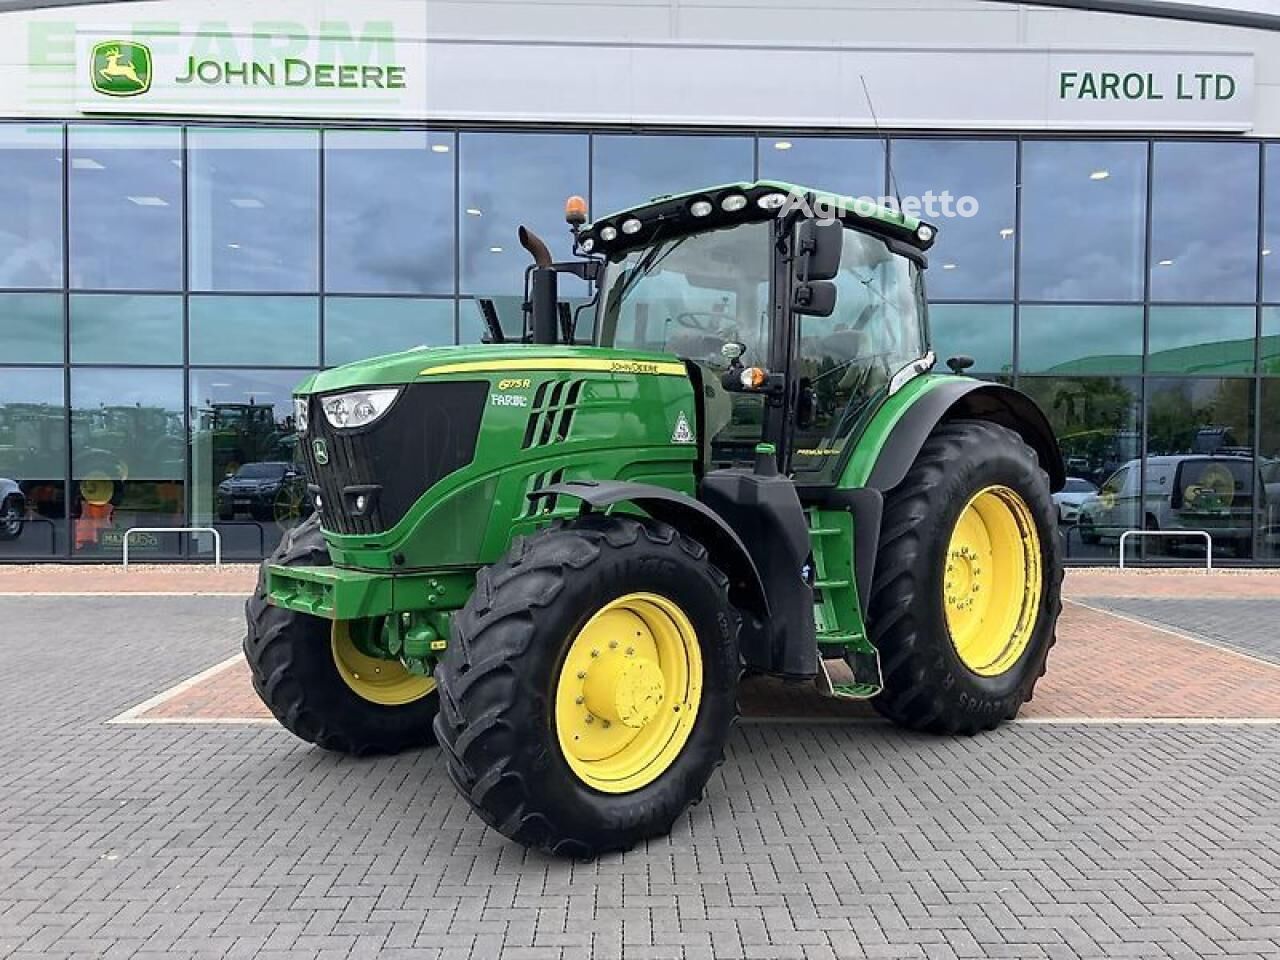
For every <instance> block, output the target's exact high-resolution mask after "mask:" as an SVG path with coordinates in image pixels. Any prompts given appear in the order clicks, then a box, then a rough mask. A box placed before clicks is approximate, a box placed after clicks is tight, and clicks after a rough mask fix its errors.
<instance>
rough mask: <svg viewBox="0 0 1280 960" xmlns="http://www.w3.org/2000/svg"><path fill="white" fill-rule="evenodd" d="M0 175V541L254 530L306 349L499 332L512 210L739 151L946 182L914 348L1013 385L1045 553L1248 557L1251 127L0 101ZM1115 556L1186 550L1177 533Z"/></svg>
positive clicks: (1252, 353) (554, 244) (859, 176)
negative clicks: (20, 507) (406, 125)
mask: <svg viewBox="0 0 1280 960" xmlns="http://www.w3.org/2000/svg"><path fill="white" fill-rule="evenodd" d="M0 169H3V170H4V177H3V178H2V179H0V204H2V205H3V209H4V210H5V212H6V213H5V217H4V220H3V222H2V223H0V337H2V338H3V340H2V342H3V344H4V346H3V348H2V349H0V478H4V479H7V480H13V481H15V482H16V483H17V484H18V485H19V486H20V488H21V490H22V492H23V494H24V495H25V498H26V501H27V515H26V519H27V522H26V524H25V525H24V527H23V530H22V533H21V535H20V536H18V537H16V538H11V539H8V540H3V539H0V560H18V559H40V558H72V557H75V558H81V557H83V558H104V559H110V558H115V557H118V556H119V552H120V541H121V537H122V535H123V531H124V530H125V529H127V528H129V527H131V526H148V527H160V528H167V527H178V526H189V525H196V526H214V527H216V528H217V529H218V530H220V531H221V532H222V535H223V539H224V546H225V548H226V551H227V553H228V555H229V556H232V557H237V558H253V557H257V556H260V555H261V554H262V553H264V552H266V551H270V550H271V549H272V548H273V546H274V545H275V544H276V543H277V542H278V540H279V538H280V536H281V533H282V532H283V531H284V530H287V529H288V528H289V527H290V526H291V525H292V524H294V523H297V522H298V520H299V519H300V518H301V517H303V516H305V515H306V513H307V510H308V509H309V508H308V505H307V502H306V498H305V490H303V489H302V487H301V485H300V482H299V476H298V470H297V466H296V451H295V450H294V439H293V425H292V421H291V414H292V409H291V404H290V402H289V394H290V391H291V389H292V388H293V386H294V385H295V384H296V383H298V382H299V381H300V380H301V379H302V378H303V377H304V376H305V375H306V374H307V373H308V372H310V371H312V370H315V369H317V368H320V367H322V366H330V365H335V364H340V363H346V362H350V361H352V360H357V359H360V358H362V357H367V356H372V355H375V354H379V353H384V352H388V351H391V350H396V349H403V348H408V347H413V346H417V345H424V344H425V345H435V344H451V343H468V342H474V341H476V340H478V339H479V337H480V334H481V330H482V327H481V324H480V320H479V310H478V309H477V306H476V300H477V298H482V297H483V298H492V299H493V301H494V303H495V306H496V307H497V309H498V312H499V316H500V318H501V319H502V321H503V323H504V324H507V325H517V324H519V322H520V314H519V306H520V300H521V289H522V278H523V276H524V270H525V267H526V266H527V264H528V260H529V258H528V256H527V255H526V254H525V252H524V251H523V250H521V249H520V247H519V244H518V243H517V241H516V228H517V227H518V226H519V225H520V224H525V225H527V226H529V227H530V228H531V229H533V230H534V231H536V232H537V233H539V234H540V235H541V236H543V237H544V238H545V239H546V240H547V241H548V243H549V244H550V246H551V248H552V252H553V254H554V255H555V256H556V257H557V258H567V257H568V256H569V255H570V249H569V234H568V231H567V230H566V229H565V227H564V223H563V213H562V210H563V207H562V205H563V201H564V198H565V197H566V196H568V195H570V194H575V193H576V194H581V195H583V196H586V197H587V198H588V200H589V201H590V203H591V208H592V210H594V211H596V212H598V213H605V212H608V211H610V210H613V209H615V208H618V207H622V206H626V205H628V204H631V203H635V202H637V201H640V200H643V199H646V198H647V197H649V196H652V195H655V194H659V193H666V192H672V191H676V190H681V189H685V188H689V187H694V186H698V185H703V184H706V183H711V182H722V181H728V180H745V179H751V178H754V177H768V178H773V179H780V180H786V181H790V182H796V183H803V184H808V185H812V186H817V187H822V188H827V189H833V190H837V191H842V192H847V193H853V194H859V195H872V196H881V195H892V194H895V193H896V194H899V195H902V196H915V197H924V196H925V195H926V194H928V193H932V194H934V195H935V196H940V195H942V194H943V192H944V191H945V192H946V193H947V194H949V195H950V197H951V198H952V202H953V203H956V202H958V201H960V200H961V198H971V199H972V200H973V201H974V202H973V203H972V204H970V205H968V206H961V205H957V206H956V207H955V212H956V213H957V214H958V215H956V216H951V217H946V218H943V219H940V220H939V221H938V223H939V226H940V227H941V233H940V237H939V241H938V243H937V245H936V247H935V248H934V250H933V251H932V253H931V255H930V261H931V266H930V269H929V270H928V272H927V276H926V284H927V287H928V290H929V295H930V300H931V304H932V305H931V309H930V316H929V324H930V327H931V331H932V337H933V343H934V345H935V349H936V352H937V353H938V356H939V358H940V360H945V359H946V358H948V357H952V356H956V355H959V354H966V355H969V356H971V357H973V358H974V361H975V365H974V367H973V372H974V373H975V374H977V375H979V376H982V377H986V378H989V379H998V380H1001V381H1003V382H1009V383H1014V384H1016V385H1017V386H1019V387H1020V388H1021V389H1024V390H1026V391H1027V392H1028V393H1030V394H1031V395H1032V396H1033V397H1035V399H1036V400H1037V401H1038V402H1039V403H1040V404H1041V405H1042V406H1043V408H1044V410H1045V412H1046V414H1047V415H1048V417H1049V419H1050V421H1051V423H1052V425H1053V428H1054V430H1055V431H1056V433H1057V435H1058V437H1059V442H1060V444H1061V446H1062V450H1063V453H1064V456H1065V458H1066V461H1067V465H1068V473H1069V475H1070V476H1071V477H1072V478H1073V481H1072V484H1071V488H1070V489H1069V490H1068V491H1066V492H1065V493H1064V494H1063V495H1061V496H1060V497H1059V498H1058V499H1059V500H1060V501H1061V503H1060V504H1059V509H1060V514H1061V518H1062V522H1061V536H1062V541H1063V545H1064V548H1065V550H1066V555H1067V556H1068V558H1069V559H1071V560H1075V561H1080V562H1114V560H1115V557H1116V550H1117V544H1116V542H1117V540H1118V534H1119V533H1120V532H1122V531H1123V530H1125V529H1130V528H1132V527H1135V526H1142V525H1146V526H1148V527H1156V528H1160V529H1165V530H1170V531H1173V532H1175V533H1176V531H1177V530H1179V529H1209V530H1211V531H1212V532H1214V535H1215V536H1214V542H1215V553H1216V557H1215V559H1220V560H1222V561H1225V562H1232V561H1237V562H1263V563H1280V144H1268V143H1259V142H1257V141H1252V140H1244V139H1234V140H1233V139H1227V138H1216V139H1214V138H1205V139H1186V138H1177V139H1175V138H1168V139H1163V138H1155V139H1147V138H1135V137H1132V136H1130V137H1116V138H1111V137H1091V138H1086V137H1076V138H1060V137H1049V136H1030V135H1028V136H1021V137H1019V136H1012V135H1009V136H1002V135H983V136H970V137H964V136H945V137H944V136H929V135H924V134H916V135H895V136H893V137H890V138H888V139H882V138H878V137H876V136H873V135H869V134H851V135H848V136H830V135H828V136H816V135H811V134H804V133H799V132H795V131H785V130H781V131H774V132H767V131H761V132H758V133H752V132H744V133H740V134H724V133H716V134H711V133H707V134H700V133H697V132H694V131H680V132H661V133H660V132H645V133H621V132H599V133H591V132H586V131H565V132H560V131H553V130H547V129H531V130H526V131H517V130H509V131H490V130H486V131H478V130H451V129H432V130H424V129H420V128H415V129H400V130H375V129H366V128H361V129H347V128H337V127H335V128H326V129H318V128H301V127H289V128H283V127H281V128H274V127H269V126H253V127H236V126H231V125H226V124H204V123H199V124H197V123H190V124H184V123H181V122H173V121H170V122H167V123H101V122H93V123H91V122H83V123H80V122H72V123H56V122H30V123H28V122H0ZM890 171H891V172H890ZM1224 185H1225V186H1226V189H1225V190H1224V189H1223V187H1224ZM1273 248H1274V250H1275V255H1274V256H1273V252H1272V251H1273ZM562 290H563V291H564V293H565V294H566V295H567V296H569V297H576V296H579V295H581V294H582V293H584V292H585V288H583V289H579V288H578V287H576V286H575V285H574V284H572V283H570V282H568V281H566V283H565V285H564V287H563V288H562ZM211 547H212V544H211V542H210V539H209V538H207V536H205V535H201V534H196V535H190V536H188V535H184V534H178V533H168V532H164V531H162V532H160V533H154V534H146V535H144V536H142V537H140V538H139V541H138V546H137V548H136V549H137V550H138V553H139V555H141V556H150V557H155V558H179V557H195V558H203V557H206V556H208V555H210V553H211ZM1132 549H1133V550H1134V552H1135V553H1141V554H1143V555H1145V556H1149V557H1151V558H1158V559H1159V560H1160V561H1161V562H1187V563H1192V562H1197V561H1199V562H1202V561H1203V546H1201V545H1200V544H1199V541H1197V540H1195V539H1194V538H1191V537H1188V538H1186V539H1185V540H1183V539H1181V538H1178V537H1176V536H1174V537H1172V538H1168V539H1161V540H1159V541H1156V540H1151V541H1147V542H1145V543H1141V544H1138V545H1136V546H1134V547H1133V548H1132Z"/></svg>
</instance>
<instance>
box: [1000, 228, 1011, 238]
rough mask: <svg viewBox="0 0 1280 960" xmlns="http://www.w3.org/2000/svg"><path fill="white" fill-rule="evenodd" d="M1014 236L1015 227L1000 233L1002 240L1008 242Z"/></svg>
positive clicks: (1004, 229)
mask: <svg viewBox="0 0 1280 960" xmlns="http://www.w3.org/2000/svg"><path fill="white" fill-rule="evenodd" d="M1012 236H1013V227H1005V228H1003V229H1002V230H1001V231H1000V239H1001V240H1008V239H1009V238H1010V237H1012Z"/></svg>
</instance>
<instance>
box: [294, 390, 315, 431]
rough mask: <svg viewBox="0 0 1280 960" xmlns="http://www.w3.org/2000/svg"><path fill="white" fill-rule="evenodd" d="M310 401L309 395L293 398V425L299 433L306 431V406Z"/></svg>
mask: <svg viewBox="0 0 1280 960" xmlns="http://www.w3.org/2000/svg"><path fill="white" fill-rule="evenodd" d="M310 401H311V398H310V397H294V398H293V425H294V426H295V427H296V428H297V430H298V432H299V433H306V432H307V407H308V404H309V403H310Z"/></svg>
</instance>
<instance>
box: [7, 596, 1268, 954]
mask: <svg viewBox="0 0 1280 960" xmlns="http://www.w3.org/2000/svg"><path fill="white" fill-rule="evenodd" d="M1184 596H1185V591H1184ZM1096 603H1097V601H1091V604H1096ZM1277 608H1280V604H1274V603H1273V604H1271V605H1269V606H1262V607H1259V608H1257V609H1256V610H1255V609H1253V608H1249V609H1248V610H1247V611H1246V610H1244V609H1241V612H1240V617H1241V619H1244V618H1245V617H1246V616H1249V617H1254V616H1255V615H1256V616H1258V617H1260V618H1263V619H1262V622H1263V623H1264V624H1265V623H1267V622H1270V623H1272V624H1273V623H1274V622H1275V621H1276V616H1275V614H1276V612H1277ZM1188 609H1189V610H1195V609H1197V608H1195V607H1189V608H1188ZM1206 609H1207V608H1206ZM1078 616H1080V617H1087V616H1102V615H1101V614H1096V613H1091V612H1090V611H1087V610H1085V611H1083V612H1080V613H1079V614H1078ZM1202 616H1205V617H1207V616H1209V614H1208V613H1204V614H1202ZM1267 618H1269V620H1268V619H1267ZM1178 619H1179V621H1180V622H1181V623H1182V629H1187V628H1188V627H1187V624H1188V623H1189V622H1191V617H1190V614H1188V613H1187V612H1186V611H1183V612H1182V613H1180V614H1179V615H1178ZM1097 623H1098V624H1099V626H1098V628H1097V630H1102V629H1105V630H1107V635H1106V637H1105V638H1095V639H1099V641H1101V639H1106V640H1118V639H1119V640H1122V638H1118V637H1117V635H1116V634H1115V632H1114V631H1118V630H1119V628H1118V627H1115V625H1114V623H1113V622H1112V621H1111V620H1109V619H1104V620H1100V621H1097ZM1080 625H1081V626H1082V627H1083V628H1085V629H1084V631H1083V632H1084V633H1085V634H1088V621H1087V620H1082V621H1081V623H1080ZM1113 628H1114V630H1113ZM240 629H241V625H240V612H239V602H238V601H237V600H236V599H234V598H229V597H228V598H221V597H172V598H167V597H166V598H161V597H147V598H138V597H134V598H127V597H126V598H104V597H90V598H46V597H26V598H16V597H4V598H0V703H2V704H3V705H4V707H5V708H6V709H5V712H4V716H5V720H6V724H7V729H6V736H5V737H3V738H0V957H3V958H7V957H10V956H13V957H23V958H25V957H35V956H41V957H45V956H85V957H116V956H161V955H163V956H210V957H264V958H268V957H334V958H338V957H343V958H347V957H350V958H355V957H362V956H383V957H392V958H395V957H414V958H418V957H427V958H431V957H449V958H474V960H490V958H494V957H510V958H516V957H525V958H537V957H555V958H564V960H571V958H574V960H576V958H579V957H584V956H596V957H621V956H626V957H636V958H664V957H671V958H682V960H694V958H703V957H705V958H710V957H713V956H714V957H724V958H733V957H760V958H774V957H779V958H781V957H800V956H805V957H863V956H866V957H921V958H924V957H927V958H930V960H932V958H935V957H936V958H950V957H988V956H990V957H1015V958H1023V957H1028V958H1042V957H1049V958H1057V957H1111V956H1125V957H1129V956H1149V957H1188V958H1190V957H1205V956H1219V955H1231V956H1253V957H1267V958H1273V960H1274V958H1276V957H1280V737H1277V732H1278V731H1280V727H1277V726H1274V725H1246V724H1235V723H1230V724H1191V725H1185V724H1182V725H1173V726H1170V725H1160V726H1150V725H1142V724H1138V725H1114V724H1104V725H1084V724H1075V723H1068V724H1060V725H1040V724H1019V725H1015V726H1011V727H1007V728H1004V729H1002V730H1000V731H997V732H995V733H993V734H990V735H985V736H981V737H975V738H969V739H955V740H951V739H935V738H929V737H921V736H915V735H911V734H905V733H902V732H899V731H895V730H893V729H891V728H888V727H885V726H882V725H878V724H837V725H833V724H822V725H814V724H803V723H788V724H784V725H776V724H769V723H754V724H749V725H746V726H743V727H741V728H739V730H738V731H737V732H736V734H735V735H734V738H733V741H732V743H731V745H730V750H729V757H728V762H727V763H726V765H725V766H724V767H723V768H722V769H721V771H720V772H719V773H717V775H716V776H715V777H714V778H713V780H712V783H711V785H710V787H709V790H708V794H707V798H706V800H705V802H704V803H703V804H701V805H699V806H697V807H695V808H694V809H693V810H691V811H690V813H689V814H688V815H687V816H685V817H683V818H682V819H681V820H680V822H678V823H677V825H676V829H675V831H674V832H673V834H672V836H671V837H669V838H666V839H663V840H661V841H657V842H654V843H651V844H648V845H647V846H645V847H642V848H640V849H637V850H635V851H633V852H631V853H629V854H626V855H622V856H613V857H608V858H605V859H603V860H601V861H598V862H596V863H591V864H575V863H564V862H559V861H551V860H548V859H546V858H544V857H541V856H538V855H533V854H530V853H528V852H526V851H524V850H522V849H521V848H518V847H515V846H513V845H511V844H509V843H507V842H506V841H504V840H503V839H502V838H501V837H499V836H497V835H495V834H494V833H492V832H491V831H489V830H487V829H486V828H484V827H483V826H482V825H481V824H480V823H479V821H478V820H476V818H474V817H473V816H471V815H470V813H469V812H468V811H467V809H466V807H465V804H463V803H462V802H461V801H460V800H459V799H458V798H457V797H456V796H455V794H454V792H453V790H452V788H451V787H450V786H449V785H448V783H447V781H446V779H445V777H444V775H443V771H442V770H441V766H440V762H439V758H438V756H437V755H436V754H435V753H434V752H432V751H425V752H421V753H417V754H413V755H408V756H404V757H399V758H394V759H381V760H374V761H351V760H348V759H344V758H340V757H334V756H331V755H328V754H325V753H323V752H321V751H318V750H315V749H312V748H310V747H307V746H306V745H304V744H301V743H299V742H297V741H295V740H294V739H293V738H291V737H290V736H289V735H288V734H287V733H285V732H283V731H281V730H279V729H278V728H276V727H274V726H271V725H261V726H183V725H158V726H124V725H109V724H106V723H105V721H106V720H107V719H109V718H111V717H114V716H116V715H118V714H119V713H120V712H122V711H124V710H125V709H126V708H128V707H131V706H133V705H135V704H137V703H138V702H140V701H142V700H145V699H146V698H148V697H150V696H152V695H153V694H156V693H158V692H159V691H162V690H164V689H166V688H167V687H169V686H171V685H173V684H175V683H177V682H179V681H181V680H183V679H184V678H187V677H189V676H191V675H192V674H194V673H196V672H197V671H200V670H202V669H204V668H206V667H208V666H210V665H211V664H215V663H218V662H220V661H222V660H224V659H226V658H227V657H229V656H231V655H232V654H233V653H234V652H235V649H236V646H237V644H238V639H239V634H240ZM1256 629H1258V630H1260V631H1261V630H1264V629H1266V628H1265V626H1259V627H1257V628H1256ZM1095 632H1096V631H1095ZM1164 636H1167V635H1164ZM1169 643H1170V644H1171V646H1170V647H1169V648H1168V650H1167V651H1166V653H1167V654H1168V655H1173V653H1174V652H1176V651H1177V650H1180V649H1182V646H1179V645H1187V642H1186V641H1181V640H1177V639H1176V638H1169ZM1187 646H1190V647H1192V648H1194V649H1195V650H1197V651H1201V652H1202V654H1203V655H1204V656H1206V657H1226V656H1229V655H1228V654H1223V653H1219V652H1217V651H1215V650H1213V649H1212V648H1210V647H1206V646H1198V645H1194V644H1190V645H1187ZM1066 649H1067V647H1066V646H1065V645H1064V647H1063V650H1064V651H1065V650H1066ZM1061 652H1062V651H1060V653H1061ZM1233 660H1235V661H1238V662H1239V663H1240V664H1246V663H1247V662H1248V661H1246V660H1244V659H1243V658H1238V657H1234V658H1233ZM1203 662H1205V663H1208V662H1209V661H1208V660H1206V661H1203ZM1143 666H1144V665H1143V664H1142V663H1139V664H1136V665H1135V672H1139V671H1141V670H1142V668H1143ZM1146 666H1147V667H1149V666H1150V664H1149V663H1148V664H1147V665H1146ZM1257 669H1259V670H1260V671H1262V672H1261V673H1260V680H1259V682H1260V683H1263V684H1265V682H1266V681H1265V677H1267V676H1272V675H1276V676H1280V670H1273V668H1271V667H1269V666H1264V667H1258V668H1257ZM1046 690H1047V688H1046ZM1045 696H1047V694H1046V693H1042V697H1045ZM1040 699H1041V698H1037V702H1038V701H1039V700H1040Z"/></svg>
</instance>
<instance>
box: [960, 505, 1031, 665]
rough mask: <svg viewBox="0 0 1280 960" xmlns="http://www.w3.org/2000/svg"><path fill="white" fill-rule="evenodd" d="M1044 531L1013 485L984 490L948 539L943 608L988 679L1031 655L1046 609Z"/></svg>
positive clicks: (971, 661) (967, 655) (966, 659)
mask: <svg viewBox="0 0 1280 960" xmlns="http://www.w3.org/2000/svg"><path fill="white" fill-rule="evenodd" d="M1043 577H1044V573H1043V568H1042V564H1041V555H1040V535H1039V533H1038V532H1037V531H1036V525H1035V518H1034V517H1032V515H1031V508H1030V507H1028V506H1027V503H1026V501H1025V500H1023V499H1022V497H1020V496H1019V495H1018V494H1017V493H1015V492H1014V491H1013V490H1011V489H1009V488H1008V487H1004V486H992V487H986V488H985V489H983V490H979V491H978V492H977V493H976V494H974V495H973V497H972V498H970V500H969V502H968V503H966V504H965V506H964V509H963V510H961V511H960V517H959V519H958V520H957V521H956V525H955V529H954V530H952V532H951V541H950V543H948V544H947V558H946V569H945V571H944V573H943V578H942V580H943V599H942V602H943V609H944V610H945V611H946V619H947V630H948V632H949V633H950V634H951V643H952V644H953V645H954V647H955V650H956V654H957V655H958V656H959V657H960V660H961V662H962V663H963V664H964V665H965V666H966V667H968V668H969V669H970V670H972V671H973V672H974V673H976V674H978V675H979V676H983V677H995V676H999V675H1000V674H1002V673H1004V672H1005V671H1006V670H1008V669H1009V668H1010V667H1012V666H1013V665H1014V664H1015V663H1017V662H1018V659H1019V658H1020V657H1021V656H1022V655H1023V653H1025V652H1026V649H1027V645H1028V644H1029V643H1030V642H1031V635H1032V632H1033V631H1034V630H1035V624H1036V615H1037V614H1038V613H1039V612H1040V591H1041V586H1042V583H1043Z"/></svg>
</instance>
